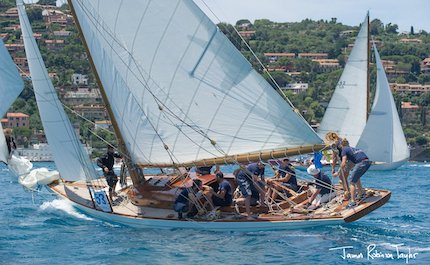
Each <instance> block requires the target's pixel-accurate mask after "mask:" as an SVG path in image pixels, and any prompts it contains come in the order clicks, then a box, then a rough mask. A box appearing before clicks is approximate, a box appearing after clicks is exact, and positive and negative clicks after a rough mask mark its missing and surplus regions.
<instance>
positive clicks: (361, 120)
mask: <svg viewBox="0 0 430 265" xmlns="http://www.w3.org/2000/svg"><path fill="white" fill-rule="evenodd" d="M368 25H369V15H367V16H366V19H365V20H364V22H363V24H362V25H361V29H360V32H359V33H358V35H357V39H356V41H355V44H354V47H353V49H352V51H351V54H350V56H349V58H348V61H347V63H346V65H345V69H344V70H343V73H342V76H341V77H340V79H339V82H338V83H337V86H336V89H335V91H334V94H333V96H332V98H331V100H330V103H329V105H328V107H327V109H326V112H325V114H324V117H323V119H322V121H321V125H320V127H319V129H318V134H319V135H320V136H321V137H322V138H323V137H324V136H325V134H326V133H327V132H330V131H334V132H337V133H338V134H339V135H340V136H341V137H346V138H347V139H348V141H349V142H350V144H351V145H353V146H356V145H357V142H358V140H359V139H360V136H361V133H362V132H363V129H364V127H365V126H366V119H367V97H368V95H367V89H368V88H367V86H368V85H367V80H368V70H367V67H368V49H369V47H368V42H369V40H368V32H369V29H368Z"/></svg>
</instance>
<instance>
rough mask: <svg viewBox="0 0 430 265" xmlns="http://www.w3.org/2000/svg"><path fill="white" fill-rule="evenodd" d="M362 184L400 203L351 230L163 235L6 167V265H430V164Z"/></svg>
mask: <svg viewBox="0 0 430 265" xmlns="http://www.w3.org/2000/svg"><path fill="white" fill-rule="evenodd" d="M35 166H36V167H49V168H54V165H53V163H36V164H35ZM227 170H228V169H227ZM362 181H363V184H364V186H367V187H374V188H380V189H388V190H391V191H392V196H391V199H390V201H389V202H388V203H387V204H386V205H384V206H383V207H381V208H379V209H377V210H376V211H374V212H372V213H370V214H369V215H367V216H365V217H364V218H362V219H360V220H358V221H356V222H354V223H350V224H344V225H335V226H324V227H318V228H312V229H299V230H293V231H263V232H261V231H260V232H259V231H255V232H246V233H245V232H211V231H200V230H192V229H188V230H184V229H171V230H156V229H136V228H131V227H127V226H122V225H118V224H112V223H107V222H103V221H100V220H97V219H94V218H92V217H90V216H87V215H85V214H83V213H81V212H79V211H77V210H76V209H75V208H74V207H73V206H72V205H71V204H70V203H68V202H67V201H64V200H61V199H58V198H57V197H55V196H54V195H52V194H49V193H48V192H47V191H46V190H41V192H40V193H38V194H33V193H29V192H26V191H24V189H23V188H22V187H21V186H20V185H19V184H18V183H17V181H16V179H13V178H12V177H11V176H9V174H8V171H7V169H6V167H5V166H0V188H1V189H0V264H347V263H348V264H430V221H429V216H430V215H429V214H430V198H429V195H430V164H425V163H408V164H406V165H404V166H402V167H401V168H399V169H398V170H395V171H386V172H381V171H380V172H374V171H372V172H369V173H366V175H365V176H364V177H363V178H362Z"/></svg>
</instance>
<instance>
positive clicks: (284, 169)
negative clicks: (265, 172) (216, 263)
mask: <svg viewBox="0 0 430 265" xmlns="http://www.w3.org/2000/svg"><path fill="white" fill-rule="evenodd" d="M267 184H269V185H271V187H270V189H269V192H268V194H267V196H269V197H271V198H272V200H275V199H276V197H277V195H278V194H277V192H275V191H273V190H272V189H276V190H278V191H283V190H284V189H283V188H282V187H279V185H282V186H284V187H286V188H288V189H291V190H293V191H298V190H299V187H298V185H297V178H296V172H295V170H294V168H293V166H292V165H291V164H290V160H289V159H288V158H285V159H283V160H282V163H281V165H280V166H279V169H278V171H277V173H276V175H275V176H274V177H273V178H272V179H268V180H267Z"/></svg>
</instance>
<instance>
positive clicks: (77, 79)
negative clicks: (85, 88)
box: [71, 74, 88, 85]
mask: <svg viewBox="0 0 430 265" xmlns="http://www.w3.org/2000/svg"><path fill="white" fill-rule="evenodd" d="M71 78H72V83H73V84H74V85H88V76H87V75H82V74H72V77H71Z"/></svg>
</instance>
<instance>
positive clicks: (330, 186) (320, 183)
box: [261, 162, 338, 190]
mask: <svg viewBox="0 0 430 265" xmlns="http://www.w3.org/2000/svg"><path fill="white" fill-rule="evenodd" d="M261 163H263V164H264V165H269V166H270V167H272V165H271V164H270V163H266V162H261ZM273 167H275V168H276V169H277V170H279V171H281V172H285V173H287V174H291V173H290V172H288V171H286V170H284V169H281V168H280V167H279V166H278V167H276V166H273ZM295 176H296V178H298V179H301V180H305V181H306V180H308V179H307V178H305V177H301V176H300V175H299V174H297V171H296V174H295ZM313 180H315V182H318V185H320V186H324V188H329V189H330V190H331V189H334V190H337V189H338V188H336V187H335V186H334V185H333V184H327V183H326V182H323V181H321V180H318V179H313Z"/></svg>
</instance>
